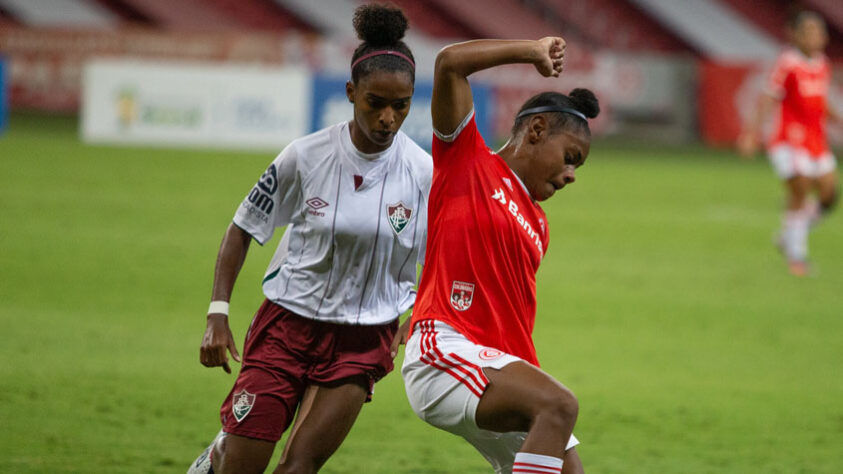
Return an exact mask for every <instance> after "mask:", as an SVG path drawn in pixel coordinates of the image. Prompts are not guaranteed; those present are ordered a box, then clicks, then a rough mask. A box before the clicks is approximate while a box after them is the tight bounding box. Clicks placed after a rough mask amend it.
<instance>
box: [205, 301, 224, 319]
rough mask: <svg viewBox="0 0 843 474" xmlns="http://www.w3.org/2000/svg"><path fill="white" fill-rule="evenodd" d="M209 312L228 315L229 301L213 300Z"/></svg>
mask: <svg viewBox="0 0 843 474" xmlns="http://www.w3.org/2000/svg"><path fill="white" fill-rule="evenodd" d="M208 314H224V315H226V316H228V301H211V306H208Z"/></svg>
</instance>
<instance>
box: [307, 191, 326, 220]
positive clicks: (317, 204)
mask: <svg viewBox="0 0 843 474" xmlns="http://www.w3.org/2000/svg"><path fill="white" fill-rule="evenodd" d="M304 203H305V204H307V206H308V207H310V209H308V210H307V213H308V214H310V215H311V216H319V217H325V213H324V212H320V211H319V209H322V208H323V207H328V206H329V204H328V203H327V202H325V201H324V200H323V199H322V198H320V197H318V196H317V197H314V198H310V199H308V200H307V201H305V202H304Z"/></svg>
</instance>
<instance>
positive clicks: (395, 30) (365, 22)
mask: <svg viewBox="0 0 843 474" xmlns="http://www.w3.org/2000/svg"><path fill="white" fill-rule="evenodd" d="M352 24H353V25H354V31H356V32H357V37H358V38H360V39H361V40H362V41H365V42H366V43H368V44H369V45H370V46H392V45H394V44H396V43H398V42H399V41H401V38H403V37H404V33H406V31H407V28H408V27H409V23H408V22H407V17H405V16H404V12H402V11H401V9H399V8H397V7H393V6H389V5H378V4H370V5H361V6H359V7H357V9H356V10H354V20H353V21H352Z"/></svg>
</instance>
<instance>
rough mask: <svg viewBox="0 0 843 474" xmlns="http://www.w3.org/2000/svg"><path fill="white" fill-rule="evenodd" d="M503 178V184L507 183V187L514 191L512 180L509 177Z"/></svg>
mask: <svg viewBox="0 0 843 474" xmlns="http://www.w3.org/2000/svg"><path fill="white" fill-rule="evenodd" d="M501 179H502V180H503V184H505V185H506V187H507V188H509V190H510V191H512V180H511V179H509V178H501Z"/></svg>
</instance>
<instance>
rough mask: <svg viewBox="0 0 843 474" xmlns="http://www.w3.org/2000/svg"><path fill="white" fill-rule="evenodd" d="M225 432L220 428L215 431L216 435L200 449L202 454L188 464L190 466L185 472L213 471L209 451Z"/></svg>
mask: <svg viewBox="0 0 843 474" xmlns="http://www.w3.org/2000/svg"><path fill="white" fill-rule="evenodd" d="M225 435H226V433H225V432H224V431H222V430H220V432H219V433H217V437H216V438H214V440H213V441H211V444H210V445H209V446H208V447H207V448H205V450H204V451H202V454H200V455H199V457H198V458H196V460H195V461H193V464H191V465H190V468H189V469H188V470H187V474H209V473H212V472H213V471H212V470H211V452H212V451H213V450H214V445H216V444H217V441H219V440H221V439H222V438H224V437H225Z"/></svg>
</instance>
